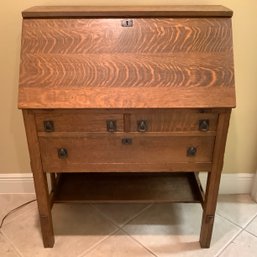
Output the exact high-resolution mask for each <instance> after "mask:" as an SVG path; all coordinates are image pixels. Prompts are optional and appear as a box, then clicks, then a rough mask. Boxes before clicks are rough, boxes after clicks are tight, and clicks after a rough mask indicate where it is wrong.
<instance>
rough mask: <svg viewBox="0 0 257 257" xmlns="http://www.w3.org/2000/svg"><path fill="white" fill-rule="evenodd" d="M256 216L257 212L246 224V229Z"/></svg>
mask: <svg viewBox="0 0 257 257" xmlns="http://www.w3.org/2000/svg"><path fill="white" fill-rule="evenodd" d="M256 217H257V214H255V215H254V217H253V218H252V219H250V221H248V222H247V223H246V225H245V226H244V229H246V228H247V227H248V225H249V224H250V223H252V221H253V220H254V219H255V218H256Z"/></svg>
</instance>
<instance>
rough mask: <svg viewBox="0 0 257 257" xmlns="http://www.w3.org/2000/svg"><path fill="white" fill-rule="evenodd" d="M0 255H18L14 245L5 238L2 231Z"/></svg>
mask: <svg viewBox="0 0 257 257" xmlns="http://www.w3.org/2000/svg"><path fill="white" fill-rule="evenodd" d="M0 256H3V257H18V256H19V255H18V254H17V253H16V252H15V250H14V249H13V248H12V246H11V245H10V244H9V243H8V242H7V241H6V240H5V239H4V237H3V236H2V235H1V233H0Z"/></svg>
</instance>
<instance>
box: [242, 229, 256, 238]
mask: <svg viewBox="0 0 257 257" xmlns="http://www.w3.org/2000/svg"><path fill="white" fill-rule="evenodd" d="M243 231H244V232H246V233H248V234H250V235H251V236H254V237H256V238H257V235H255V234H253V233H252V232H250V231H248V230H243Z"/></svg>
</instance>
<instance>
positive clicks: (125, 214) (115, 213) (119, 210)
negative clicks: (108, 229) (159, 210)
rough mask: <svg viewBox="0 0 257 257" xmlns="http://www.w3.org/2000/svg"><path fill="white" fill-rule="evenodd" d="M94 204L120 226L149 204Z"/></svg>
mask: <svg viewBox="0 0 257 257" xmlns="http://www.w3.org/2000/svg"><path fill="white" fill-rule="evenodd" d="M94 206H95V207H96V208H97V209H98V210H99V211H100V212H101V213H102V214H103V215H105V216H106V217H108V218H109V219H110V220H112V222H114V223H115V224H117V225H119V226H121V225H123V224H125V223H126V222H127V221H129V220H130V219H131V218H133V217H135V215H137V214H138V213H140V212H141V211H142V210H143V209H145V208H146V207H147V206H149V204H133V203H128V204H126V203H124V204H118V203H117V204H109V203H108V204H94Z"/></svg>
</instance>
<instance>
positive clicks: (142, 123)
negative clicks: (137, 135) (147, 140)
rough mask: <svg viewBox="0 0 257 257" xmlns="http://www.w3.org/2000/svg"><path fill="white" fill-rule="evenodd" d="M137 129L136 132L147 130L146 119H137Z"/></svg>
mask: <svg viewBox="0 0 257 257" xmlns="http://www.w3.org/2000/svg"><path fill="white" fill-rule="evenodd" d="M137 131H138V132H146V131H147V121H146V120H138V121H137Z"/></svg>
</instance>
